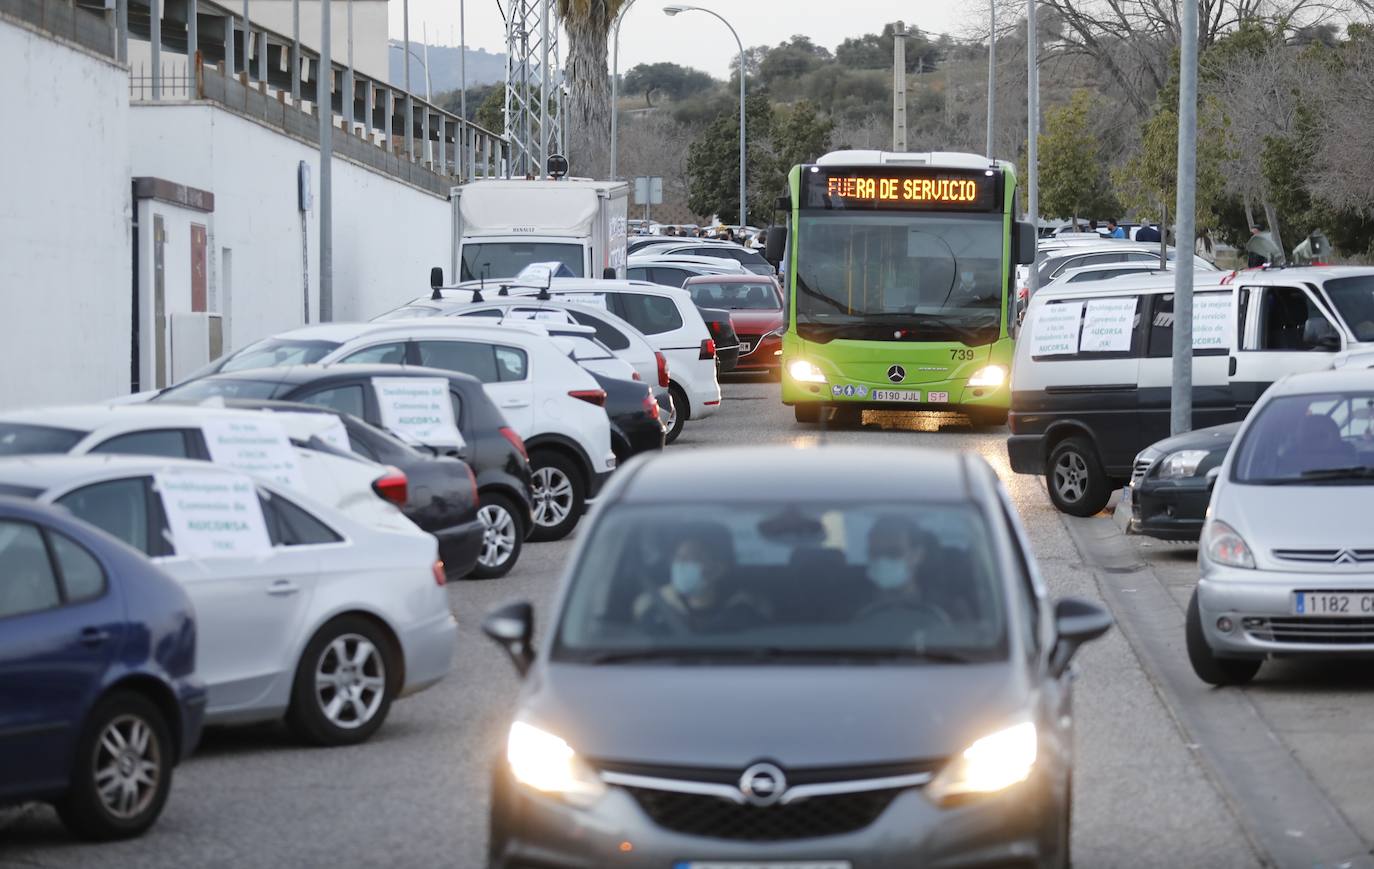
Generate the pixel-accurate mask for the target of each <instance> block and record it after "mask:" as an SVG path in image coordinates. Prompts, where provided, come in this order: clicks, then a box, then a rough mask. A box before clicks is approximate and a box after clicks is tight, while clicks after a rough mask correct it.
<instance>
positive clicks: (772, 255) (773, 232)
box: [763, 226, 787, 268]
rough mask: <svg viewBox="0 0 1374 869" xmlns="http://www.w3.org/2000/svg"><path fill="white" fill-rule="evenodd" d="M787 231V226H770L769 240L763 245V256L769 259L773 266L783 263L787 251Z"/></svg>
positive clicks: (776, 266)
mask: <svg viewBox="0 0 1374 869" xmlns="http://www.w3.org/2000/svg"><path fill="white" fill-rule="evenodd" d="M786 233H787V228H786V227H782V226H770V227H768V241H767V242H766V243H765V244H764V246H763V258H764V259H766V260H768V262H769V263H770V264H771V265H772V266H773V268H778V267H779V266H780V265H781V264H782V258H783V255H784V254H786V252H787V234H786Z"/></svg>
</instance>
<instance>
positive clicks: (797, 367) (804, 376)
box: [787, 359, 825, 383]
mask: <svg viewBox="0 0 1374 869" xmlns="http://www.w3.org/2000/svg"><path fill="white" fill-rule="evenodd" d="M787 373H788V374H790V375H792V379H793V380H795V381H797V382H798V383H825V372H824V371H822V370H820V369H819V368H817V367H816V366H815V365H813V364H812V363H810V362H808V361H807V360H805V359H795V360H793V361H792V363H791V364H790V365H788V366H787Z"/></svg>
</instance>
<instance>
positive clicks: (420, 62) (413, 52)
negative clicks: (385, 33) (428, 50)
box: [391, 42, 430, 101]
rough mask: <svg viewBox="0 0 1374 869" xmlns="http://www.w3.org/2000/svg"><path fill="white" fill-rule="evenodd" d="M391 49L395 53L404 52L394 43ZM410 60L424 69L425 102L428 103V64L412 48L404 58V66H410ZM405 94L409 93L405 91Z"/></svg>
mask: <svg viewBox="0 0 1374 869" xmlns="http://www.w3.org/2000/svg"><path fill="white" fill-rule="evenodd" d="M391 47H392V48H394V49H396V50H397V51H404V50H405V49H403V48H401V46H399V45H397V44H396V43H394V42H393V43H392V44H391ZM412 58H413V59H414V60H415V61H416V62H417V63H419V64H420V66H421V67H423V68H424V71H425V100H426V101H428V100H429V99H430V88H429V64H428V63H426V62H425V59H424V58H423V57H422V56H420V55H418V54H416V53H415V49H413V48H412V49H411V50H410V54H409V55H408V56H407V57H406V66H410V61H411V59H412ZM406 93H410V91H406Z"/></svg>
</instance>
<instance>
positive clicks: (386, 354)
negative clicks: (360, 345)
mask: <svg viewBox="0 0 1374 869" xmlns="http://www.w3.org/2000/svg"><path fill="white" fill-rule="evenodd" d="M339 361H340V362H347V363H349V364H350V365H368V364H377V365H400V364H402V363H404V362H405V361H406V345H405V342H404V341H394V342H392V343H390V344H378V345H377V346H376V347H368V348H367V349H365V350H359V351H358V352H356V353H350V354H349V355H347V356H345V357H344V358H343V359H340V360H339Z"/></svg>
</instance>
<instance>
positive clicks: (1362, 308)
mask: <svg viewBox="0 0 1374 869" xmlns="http://www.w3.org/2000/svg"><path fill="white" fill-rule="evenodd" d="M1326 294H1327V295H1328V296H1330V297H1331V303H1332V304H1333V305H1335V306H1336V311H1337V312H1338V313H1339V314H1340V315H1341V319H1342V320H1344V321H1345V322H1346V325H1348V326H1349V327H1350V331H1351V332H1353V333H1354V334H1355V340H1356V341H1374V275H1360V276H1358V277H1353V278H1336V279H1335V280H1330V281H1327V282H1326Z"/></svg>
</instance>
